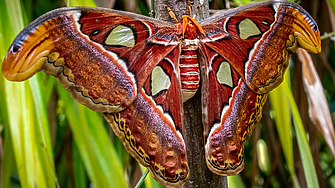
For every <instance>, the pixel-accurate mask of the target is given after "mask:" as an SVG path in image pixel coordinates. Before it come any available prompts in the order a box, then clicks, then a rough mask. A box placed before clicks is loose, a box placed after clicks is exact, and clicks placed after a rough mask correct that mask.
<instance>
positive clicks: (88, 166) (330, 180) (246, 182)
mask: <svg viewBox="0 0 335 188" xmlns="http://www.w3.org/2000/svg"><path fill="white" fill-rule="evenodd" d="M247 3H250V1H249V0H248V1H238V0H235V1H221V0H213V1H211V2H210V7H211V9H212V11H211V12H215V10H217V9H224V8H229V7H236V6H241V5H244V4H247ZM298 3H300V4H301V5H302V6H303V7H304V8H305V9H306V10H307V11H308V12H310V14H311V15H312V16H313V17H314V18H315V20H316V21H317V23H318V25H319V28H320V31H321V34H322V35H323V34H324V33H325V32H328V33H329V32H331V31H335V29H334V28H335V17H334V10H335V1H334V0H329V1H326V0H301V1H300V2H298ZM95 4H97V5H98V6H105V7H111V8H114V9H119V10H127V11H131V12H137V13H140V14H144V15H149V11H150V8H149V5H150V2H148V1H144V0H142V1H141V0H137V1H135V0H117V1H115V0H114V1H113V0H106V1H104V0H99V1H96V2H93V0H73V1H69V2H64V1H61V0H57V1H49V0H21V1H20V0H0V15H1V17H0V59H1V61H2V60H3V58H4V56H5V54H6V52H7V49H8V48H9V46H10V44H11V42H12V40H13V39H14V37H15V36H16V34H18V33H19V32H20V30H21V29H22V28H23V27H24V26H26V25H27V24H28V23H30V22H31V21H32V20H34V19H35V18H37V17H38V16H40V15H42V14H43V13H45V12H47V11H50V10H52V9H55V8H58V7H61V6H66V5H69V6H78V5H85V6H95ZM322 51H323V52H322V53H321V54H318V55H313V56H312V58H313V61H314V64H315V66H316V70H317V72H318V74H319V76H320V78H321V81H322V85H323V86H324V92H325V94H326V99H327V103H328V106H329V108H330V112H331V113H332V115H333V116H335V115H334V114H335V113H334V112H335V87H334V83H335V82H334V80H335V76H334V75H335V74H334V69H335V47H334V40H330V38H327V39H325V40H323V41H322ZM301 70H302V68H301V62H300V61H299V59H298V58H297V56H293V58H292V63H291V66H290V70H289V71H288V74H287V75H286V77H287V79H286V81H285V82H284V83H283V84H282V85H281V86H280V87H279V88H278V89H276V90H275V91H273V92H271V94H270V101H271V103H270V102H267V103H266V105H265V107H264V111H263V119H262V120H261V122H260V123H259V125H258V126H257V127H256V129H255V130H254V133H253V136H252V138H250V139H249V141H248V142H247V145H246V148H245V160H246V161H245V164H246V166H245V170H243V172H242V173H241V174H240V175H237V176H234V177H229V178H228V182H229V187H333V188H335V162H334V155H333V154H334V153H332V150H331V149H330V148H329V146H328V145H327V142H325V140H329V139H330V140H332V137H331V136H327V135H325V134H320V133H319V131H320V132H323V131H327V129H326V128H325V127H326V126H319V127H318V128H317V126H315V125H314V124H313V122H312V121H311V120H310V117H309V114H308V100H307V96H306V94H305V91H304V88H303V84H302V83H303V81H302V73H301ZM292 93H293V95H292ZM293 96H294V98H295V102H294V98H293ZM315 100H316V99H315ZM317 110H321V111H322V109H317ZM299 113H300V115H299ZM331 126H333V125H331ZM305 131H306V133H305ZM333 141H334V140H333ZM330 143H331V141H330ZM328 144H329V142H328ZM331 148H332V149H334V145H331ZM142 170H143V168H142V167H140V166H139V165H138V164H137V162H136V161H135V160H134V159H133V158H132V157H131V156H130V155H129V154H128V153H127V152H126V151H125V149H124V147H123V145H122V143H121V142H120V140H119V139H118V138H117V137H116V136H115V135H114V133H113V132H112V131H111V129H110V127H109V125H108V123H107V122H106V121H105V120H104V118H103V117H102V115H101V114H99V113H96V112H93V111H91V110H89V109H87V108H86V107H84V106H82V105H80V104H78V103H76V102H75V101H74V100H73V99H72V98H71V97H70V95H69V94H68V92H67V91H66V90H65V89H64V88H62V87H61V86H60V85H59V84H58V83H57V81H56V80H55V78H54V77H52V76H48V75H46V74H44V73H39V74H37V75H36V76H34V77H33V78H31V79H30V80H28V81H25V82H21V83H12V82H8V81H7V80H5V79H4V77H3V76H2V75H0V188H2V187H3V188H7V187H50V188H52V187H58V186H59V187H73V188H74V187H80V188H81V187H90V186H92V185H94V187H126V186H128V187H134V186H135V185H136V183H137V181H138V180H139V179H140V177H141V174H142ZM142 187H161V186H160V185H159V184H158V183H156V182H155V180H153V179H152V178H151V176H148V177H147V178H146V180H145V184H143V185H142Z"/></svg>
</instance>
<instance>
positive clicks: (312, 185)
mask: <svg viewBox="0 0 335 188" xmlns="http://www.w3.org/2000/svg"><path fill="white" fill-rule="evenodd" d="M281 86H282V87H283V90H284V92H285V96H286V97H287V99H288V101H289V105H290V108H291V113H292V115H293V116H292V117H293V125H294V129H295V133H296V136H297V141H298V147H299V152H300V155H301V161H302V166H303V168H304V174H305V177H306V181H307V186H308V187H309V188H318V187H319V182H318V179H317V176H316V171H315V166H314V162H313V158H312V154H311V151H310V148H309V145H308V142H307V138H306V133H305V129H304V126H303V124H302V120H301V117H300V114H299V111H298V107H297V105H296V103H295V101H294V97H293V94H292V91H291V89H290V87H289V84H288V82H287V81H284V82H283V83H282V84H281Z"/></svg>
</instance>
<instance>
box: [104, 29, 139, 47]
mask: <svg viewBox="0 0 335 188" xmlns="http://www.w3.org/2000/svg"><path fill="white" fill-rule="evenodd" d="M105 43H106V44H107V45H121V46H127V47H130V48H131V47H133V46H134V45H135V37H134V33H133V31H132V30H131V28H129V27H126V26H123V25H119V26H117V27H115V28H114V29H113V30H112V32H111V33H110V34H109V35H108V37H107V39H106V41H105Z"/></svg>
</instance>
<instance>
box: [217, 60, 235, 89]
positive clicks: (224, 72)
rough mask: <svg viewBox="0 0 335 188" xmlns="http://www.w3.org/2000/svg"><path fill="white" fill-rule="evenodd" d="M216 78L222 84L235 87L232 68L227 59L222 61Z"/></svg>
mask: <svg viewBox="0 0 335 188" xmlns="http://www.w3.org/2000/svg"><path fill="white" fill-rule="evenodd" d="M216 78H217V79H218V81H219V82H220V84H222V85H227V86H229V87H233V78H232V74H231V68H230V65H229V63H228V62H227V61H222V62H221V64H220V66H219V68H218V71H217V72H216Z"/></svg>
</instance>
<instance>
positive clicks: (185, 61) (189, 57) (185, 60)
mask: <svg viewBox="0 0 335 188" xmlns="http://www.w3.org/2000/svg"><path fill="white" fill-rule="evenodd" d="M179 66H180V79H181V88H182V91H183V102H185V101H186V100H188V99H189V98H191V97H193V95H194V94H195V93H196V92H197V90H198V88H199V82H200V69H199V64H198V58H197V51H196V49H194V48H193V49H190V48H187V49H183V48H182V51H181V54H180V65H179Z"/></svg>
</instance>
